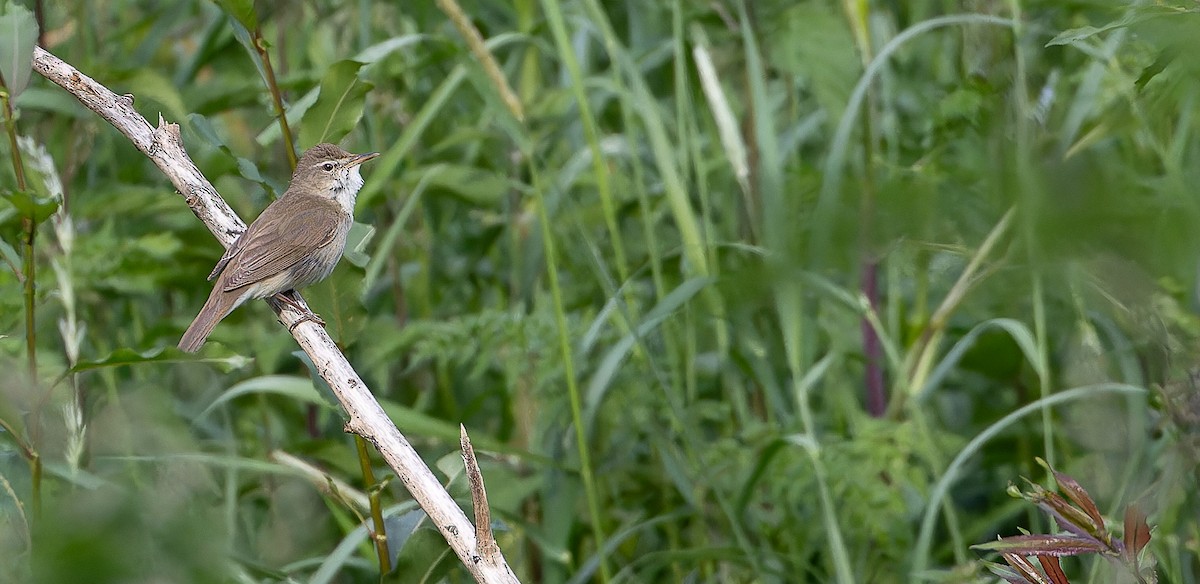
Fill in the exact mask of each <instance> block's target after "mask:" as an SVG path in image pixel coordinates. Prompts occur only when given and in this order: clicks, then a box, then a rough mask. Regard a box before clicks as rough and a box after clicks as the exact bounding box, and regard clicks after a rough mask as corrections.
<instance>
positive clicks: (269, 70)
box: [252, 28, 296, 170]
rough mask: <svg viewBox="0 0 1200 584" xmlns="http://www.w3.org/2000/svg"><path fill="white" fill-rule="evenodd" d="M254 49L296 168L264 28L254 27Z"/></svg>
mask: <svg viewBox="0 0 1200 584" xmlns="http://www.w3.org/2000/svg"><path fill="white" fill-rule="evenodd" d="M252 43H253V44H254V50H255V51H258V56H259V57H261V58H262V64H263V77H264V78H265V79H266V82H267V90H268V91H269V92H270V93H271V105H272V106H273V107H274V108H275V118H276V119H277V120H279V133H280V134H283V146H284V150H286V151H287V159H288V168H290V169H291V170H296V144H295V143H293V142H292V131H291V130H290V129H289V128H288V123H287V112H286V111H284V109H283V95H282V94H281V93H280V91H279V83H277V82H276V81H275V69H274V68H273V67H271V53H270V52H268V51H267V45H266V43H265V42H264V41H263V37H262V29H261V28H255V29H254V38H253V39H252Z"/></svg>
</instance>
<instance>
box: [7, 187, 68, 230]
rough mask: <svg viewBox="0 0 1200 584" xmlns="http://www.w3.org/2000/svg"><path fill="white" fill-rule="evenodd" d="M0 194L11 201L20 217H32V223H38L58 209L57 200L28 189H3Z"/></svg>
mask: <svg viewBox="0 0 1200 584" xmlns="http://www.w3.org/2000/svg"><path fill="white" fill-rule="evenodd" d="M0 196H2V197H4V198H5V199H7V200H8V202H10V203H12V206H13V207H14V208H16V210H17V213H20V215H21V217H25V218H28V219H33V223H34V225H40V224H41V223H42V222H43V221H45V220H46V219H49V218H50V216H51V215H53V214H54V212H55V211H57V210H58V201H56V200H54V199H53V198H51V197H42V196H38V195H36V194H34V193H31V192H29V191H5V192H3V193H0Z"/></svg>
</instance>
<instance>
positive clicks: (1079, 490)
mask: <svg viewBox="0 0 1200 584" xmlns="http://www.w3.org/2000/svg"><path fill="white" fill-rule="evenodd" d="M1050 472H1052V473H1054V480H1055V481H1058V488H1060V489H1062V490H1063V492H1064V493H1066V494H1067V498H1068V499H1070V500H1071V501H1072V502H1074V503H1075V505H1077V506H1078V507H1079V508H1080V509H1082V510H1083V512H1084V513H1087V515H1088V517H1091V518H1092V522H1093V524H1094V525H1095V526H1096V529H1097V531H1106V528H1105V527H1104V516H1102V515H1101V514H1100V509H1099V508H1097V507H1096V502H1095V501H1093V500H1092V497H1091V495H1089V494H1088V492H1087V491H1086V490H1084V488H1083V487H1082V486H1080V484H1079V483H1077V482H1075V479H1073V478H1071V477H1069V476H1067V475H1065V474H1063V473H1061V472H1058V471H1057V470H1054V467H1050Z"/></svg>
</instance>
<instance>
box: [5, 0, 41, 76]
mask: <svg viewBox="0 0 1200 584" xmlns="http://www.w3.org/2000/svg"><path fill="white" fill-rule="evenodd" d="M37 37H38V27H37V21H36V20H34V18H33V13H32V12H30V11H29V10H28V9H26V8H25V7H24V6H21V5H20V4H16V3H13V2H11V1H10V2H8V3H6V4H5V7H4V14H3V15H0V75H3V76H4V84H5V85H7V86H8V92H9V94H10V95H11V96H12V97H16V96H18V95H20V94H21V92H22V91H24V89H25V87H26V86H27V85H29V74H30V73H31V72H32V71H33V47H34V45H35V44H36V43H37Z"/></svg>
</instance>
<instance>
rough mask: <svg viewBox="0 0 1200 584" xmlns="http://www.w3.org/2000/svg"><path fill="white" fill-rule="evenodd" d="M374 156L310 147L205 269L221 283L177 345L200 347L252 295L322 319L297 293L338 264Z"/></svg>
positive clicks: (325, 146)
mask: <svg viewBox="0 0 1200 584" xmlns="http://www.w3.org/2000/svg"><path fill="white" fill-rule="evenodd" d="M376 156H379V153H378V152H372V153H370V154H351V153H349V152H346V151H345V150H342V149H341V148H338V147H337V146H334V145H333V144H317V145H316V146H313V147H312V148H309V149H308V151H307V152H305V153H304V155H303V156H301V157H300V161H299V162H298V163H296V172H295V173H293V174H292V182H291V183H290V184H289V185H288V188H287V191H285V192H284V193H283V196H281V197H279V198H278V199H276V200H275V201H274V202H273V203H271V204H270V205H267V208H266V209H265V210H263V212H262V214H261V215H259V216H258V219H255V220H254V223H251V224H250V227H248V228H246V231H245V232H243V233H242V236H241V237H239V238H238V240H237V241H236V242H234V244H233V246H231V247H230V248H229V249H228V250H226V251H225V255H224V256H222V257H221V260H220V261H219V262H217V267H215V268H213V271H212V273H211V274H209V275H208V279H209V280H211V279H213V278H214V277H216V278H217V283H216V284H215V285H214V286H213V290H212V294H209V296H208V301H207V302H205V303H204V308H201V309H200V314H198V315H196V320H194V321H192V324H191V326H189V327H188V329H187V331H186V332H184V333H183V338H181V339H179V348H180V349H182V350H184V351H187V352H188V353H195V352H196V351H198V350H200V346H201V345H203V344H204V340H205V339H207V338H208V335H209V333H211V332H212V330H213V328H214V327H216V326H217V323H218V322H221V319H223V318H225V317H226V316H227V315H228V314H229V313H230V312H232V311H233V309H235V308H237V307H238V306H240V305H241V304H242V303H243V302H245V301H247V300H250V299H252V298H266V297H268V296H275V297H276V298H277V299H278V300H280V301H281V302H286V303H288V304H290V305H292V306H294V307H296V308H297V309H298V310H301V311H302V312H305V313H306V315H305V317H306V318H307V319H309V320H313V321H315V322H317V323H319V324H322V325H323V324H325V323H324V322H323V321H322V320H321V319H320V317H318V316H317V315H315V314H313V313H312V312H310V311H308V310H307V309H305V308H304V307H303V306H302V305H300V303H299V301H298V300H296V299H295V298H294V297H293V296H292V293H293V291H295V290H298V289H300V288H303V287H305V286H309V285H311V284H314V283H316V282H319V281H321V280H324V279H325V278H326V277H328V276H329V274H330V273H332V272H333V268H334V267H335V266H337V263H338V260H340V259H341V257H342V250H344V249H345V248H346V235H347V234H349V233H350V225H351V223H353V221H354V219H353V214H354V199H355V197H357V196H358V190H359V189H360V188H362V185H363V179H362V175H361V174H360V173H359V168H358V167H359V165H360V164H362V163H364V162H366V161H368V160H370V159H372V158H375V157H376ZM217 274H220V277H217Z"/></svg>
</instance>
